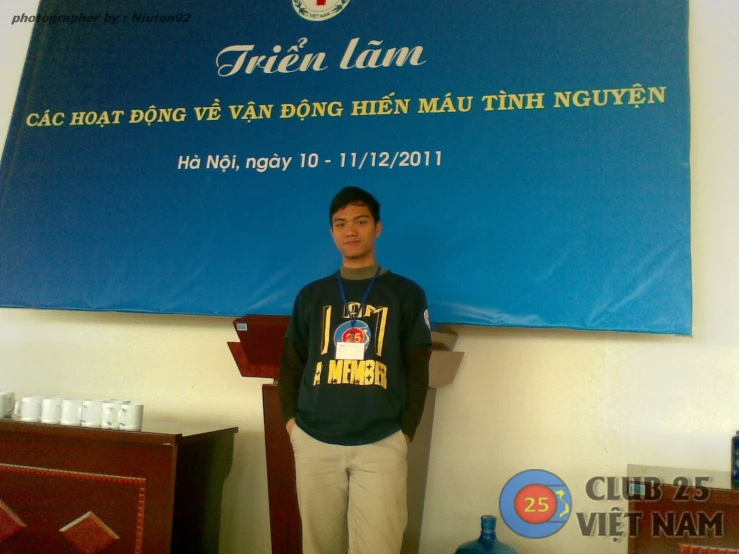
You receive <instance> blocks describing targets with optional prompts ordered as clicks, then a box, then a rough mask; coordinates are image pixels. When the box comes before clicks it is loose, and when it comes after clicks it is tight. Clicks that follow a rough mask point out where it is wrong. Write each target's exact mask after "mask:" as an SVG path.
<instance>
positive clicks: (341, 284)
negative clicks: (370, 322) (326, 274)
mask: <svg viewBox="0 0 739 554" xmlns="http://www.w3.org/2000/svg"><path fill="white" fill-rule="evenodd" d="M381 269H382V268H381V267H380V266H378V267H377V272H376V273H375V276H374V277H372V280H371V281H370V284H369V286H368V287H367V290H366V291H364V296H363V297H362V302H361V303H360V304H359V310H357V313H355V314H352V313H351V312H349V317H350V318H351V320H352V325H351V326H352V329H353V328H354V325H355V324H356V323H357V318H358V317H359V316H360V315H361V314H362V312H364V307H365V306H366V305H367V299H368V298H369V295H370V291H371V290H372V287H373V286H374V284H375V281H376V280H377V276H378V275H379V274H380V270H381ZM338 277H339V290H340V291H341V300H342V301H343V302H344V307H345V308H346V309H347V311H348V309H349V301H348V300H347V299H346V290H345V289H344V280H343V279H342V278H341V271H339V274H338Z"/></svg>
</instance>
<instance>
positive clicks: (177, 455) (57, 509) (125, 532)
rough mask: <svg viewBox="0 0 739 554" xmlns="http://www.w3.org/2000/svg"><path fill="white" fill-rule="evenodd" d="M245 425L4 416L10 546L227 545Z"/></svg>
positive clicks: (112, 550)
mask: <svg viewBox="0 0 739 554" xmlns="http://www.w3.org/2000/svg"><path fill="white" fill-rule="evenodd" d="M237 431H238V428H236V427H218V426H205V425H192V424H187V423H182V422H165V421H160V422H156V421H152V422H145V425H144V428H143V430H142V431H141V432H131V431H114V430H107V429H105V430H104V429H90V428H81V427H66V426H60V425H43V424H35V423H22V422H16V421H11V420H8V419H5V420H0V553H9V552H13V553H29V554H31V553H32V554H38V553H40V552H45V553H52V552H53V553H57V552H58V553H62V554H67V553H69V554H77V553H80V552H82V553H85V554H96V553H97V552H104V554H116V553H127V554H131V553H140V552H145V553H151V554H169V553H170V552H172V553H175V554H186V553H191V552H192V553H211V552H212V553H217V552H218V542H219V533H220V514H221V493H222V489H223V482H224V480H225V479H226V476H227V475H228V473H229V471H230V469H231V462H232V458H233V444H234V434H235V433H236V432H237Z"/></svg>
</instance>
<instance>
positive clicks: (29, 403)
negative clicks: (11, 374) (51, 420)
mask: <svg viewBox="0 0 739 554" xmlns="http://www.w3.org/2000/svg"><path fill="white" fill-rule="evenodd" d="M42 398H43V397H42V396H24V397H23V398H21V399H20V401H19V402H18V403H17V404H16V406H15V410H16V413H17V414H18V416H19V419H20V420H21V421H28V422H30V423H38V421H39V420H40V419H41V399H42Z"/></svg>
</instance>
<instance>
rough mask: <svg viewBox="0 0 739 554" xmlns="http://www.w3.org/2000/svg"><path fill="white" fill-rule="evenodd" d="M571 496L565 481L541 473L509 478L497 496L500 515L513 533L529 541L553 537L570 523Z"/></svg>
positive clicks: (521, 474)
mask: <svg viewBox="0 0 739 554" xmlns="http://www.w3.org/2000/svg"><path fill="white" fill-rule="evenodd" d="M571 513H572V495H571V494H570V489H569V488H567V485H565V483H564V481H562V479H560V478H559V477H557V476H556V475H554V473H550V472H548V471H544V470H542V469H530V470H528V471H522V472H521V473H518V474H516V475H514V476H513V477H511V478H510V479H509V480H508V482H507V483H506V485H505V487H503V492H501V494H500V515H501V516H502V517H503V521H505V523H506V525H508V527H510V528H511V530H512V531H514V532H516V533H518V534H519V535H521V536H522V537H527V538H529V539H541V538H544V537H548V536H550V535H553V534H554V533H556V532H557V531H559V530H560V529H562V527H564V525H565V523H567V520H568V519H570V514H571Z"/></svg>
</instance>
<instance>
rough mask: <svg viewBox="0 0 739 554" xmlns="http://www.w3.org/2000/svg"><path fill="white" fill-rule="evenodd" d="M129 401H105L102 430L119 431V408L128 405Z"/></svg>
mask: <svg viewBox="0 0 739 554" xmlns="http://www.w3.org/2000/svg"><path fill="white" fill-rule="evenodd" d="M130 402H131V401H130V400H106V401H105V402H103V421H102V425H101V426H102V428H103V429H119V428H120V417H121V406H123V404H130Z"/></svg>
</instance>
